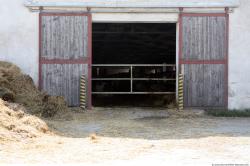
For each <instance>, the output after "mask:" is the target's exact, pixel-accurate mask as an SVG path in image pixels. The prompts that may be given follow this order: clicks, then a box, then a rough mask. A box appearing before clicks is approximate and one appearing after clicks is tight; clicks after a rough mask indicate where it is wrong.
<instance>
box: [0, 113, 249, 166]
mask: <svg viewBox="0 0 250 166" xmlns="http://www.w3.org/2000/svg"><path fill="white" fill-rule="evenodd" d="M72 114H73V117H74V118H73V120H70V121H66V120H47V124H48V125H49V126H50V127H51V128H52V129H53V131H54V133H55V134H50V135H44V136H42V137H38V138H32V139H24V140H22V141H19V142H13V141H1V140H0V165H1V164H51V165H52V164H53V165H55V164H57V165H62V164H69V165H70V164H82V165H86V164H87V165H128V164H129V165H137V166H138V165H142V164H144V165H153V164H161V165H163V164H165V165H212V164H250V157H249V154H250V119H248V118H216V117H209V116H205V115H203V114H202V112H200V111H197V112H196V111H185V112H183V113H176V112H175V111H174V110H168V111H167V110H163V109H149V108H147V109H145V108H144V109H141V108H112V109H109V108H95V109H94V111H89V112H85V113H79V112H78V113H77V112H75V113H72Z"/></svg>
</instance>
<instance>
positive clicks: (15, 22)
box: [0, 0, 250, 109]
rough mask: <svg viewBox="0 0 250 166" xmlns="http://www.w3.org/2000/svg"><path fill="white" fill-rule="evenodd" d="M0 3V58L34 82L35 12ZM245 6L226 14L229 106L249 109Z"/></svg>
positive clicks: (249, 32)
mask: <svg viewBox="0 0 250 166" xmlns="http://www.w3.org/2000/svg"><path fill="white" fill-rule="evenodd" d="M0 2H1V4H2V5H1V6H0V21H1V26H0V60H5V61H10V62H13V63H15V64H16V65H18V66H19V67H20V68H21V69H22V70H23V72H25V73H27V74H29V75H30V76H31V77H32V78H33V79H34V81H35V83H38V29H39V28H38V13H37V12H35V13H34V12H30V11H29V10H28V9H27V8H26V7H24V5H23V3H24V0H11V1H6V0H0ZM249 8H250V1H249V0H240V7H239V8H237V9H235V11H234V13H232V14H230V39H229V108H241V109H242V108H250V73H249V72H250V64H249V62H250V29H249V27H250V19H249V17H250V10H249ZM96 18H98V19H101V18H100V15H98V16H97V15H96ZM133 18H134V17H133ZM166 18H167V17H166ZM170 18H173V17H170Z"/></svg>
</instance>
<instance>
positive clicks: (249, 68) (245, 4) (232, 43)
mask: <svg viewBox="0 0 250 166" xmlns="http://www.w3.org/2000/svg"><path fill="white" fill-rule="evenodd" d="M249 9H250V1H249V0H240V7H239V8H237V9H235V11H234V13H232V14H230V26H229V108H232V109H233V108H238V109H243V108H250V10H249Z"/></svg>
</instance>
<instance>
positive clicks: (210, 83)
mask: <svg viewBox="0 0 250 166" xmlns="http://www.w3.org/2000/svg"><path fill="white" fill-rule="evenodd" d="M224 95H225V66H224V65H223V64H216V65H211V64H210V65H207V64H206V65H204V103H203V105H204V107H212V106H213V107H222V106H225V105H224V104H225V97H224Z"/></svg>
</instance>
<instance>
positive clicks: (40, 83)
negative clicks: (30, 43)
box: [38, 13, 42, 90]
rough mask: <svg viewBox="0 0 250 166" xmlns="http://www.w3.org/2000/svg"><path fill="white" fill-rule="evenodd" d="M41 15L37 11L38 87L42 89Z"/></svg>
mask: <svg viewBox="0 0 250 166" xmlns="http://www.w3.org/2000/svg"><path fill="white" fill-rule="evenodd" d="M41 27H42V15H41V13H39V39H38V40H39V41H38V43H39V57H38V63H39V64H38V89H39V90H42V64H41V53H42V41H41V40H42V30H41Z"/></svg>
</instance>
